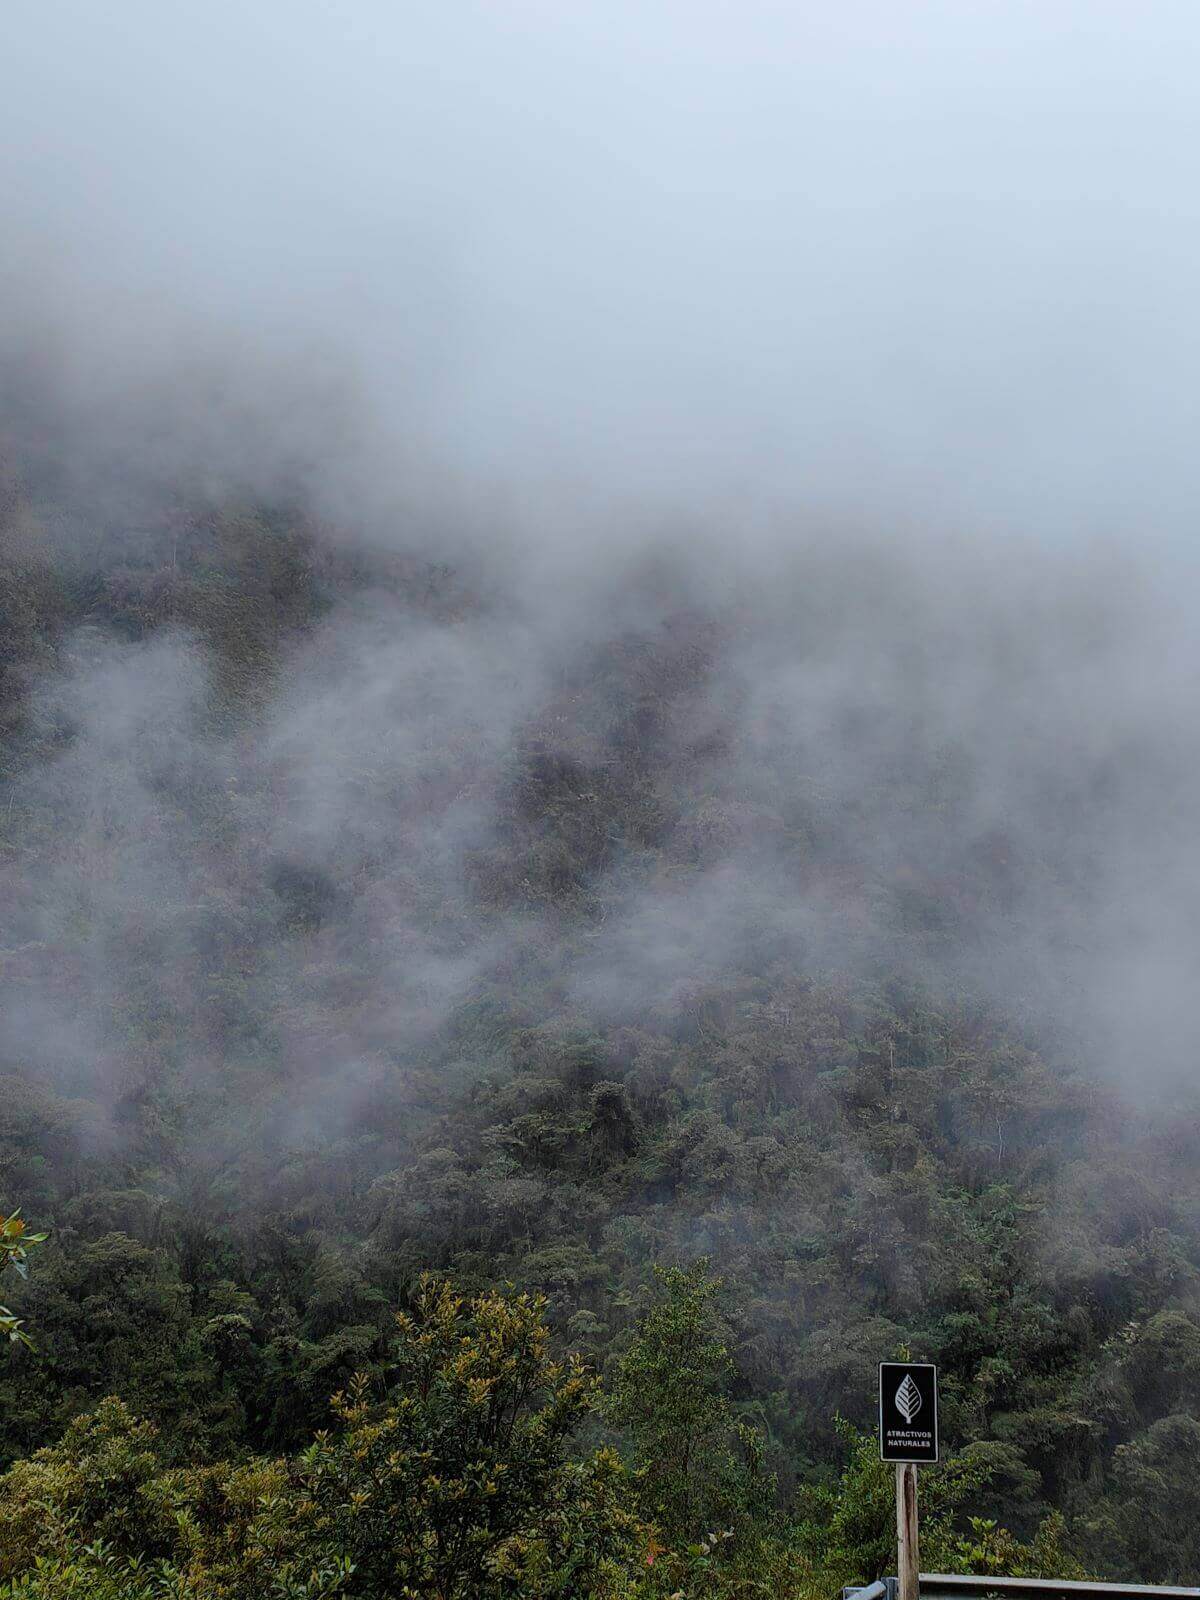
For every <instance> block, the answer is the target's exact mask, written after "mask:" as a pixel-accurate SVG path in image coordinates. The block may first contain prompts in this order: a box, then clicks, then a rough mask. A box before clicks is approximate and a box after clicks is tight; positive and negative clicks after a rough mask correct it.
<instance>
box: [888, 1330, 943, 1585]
mask: <svg viewBox="0 0 1200 1600" xmlns="http://www.w3.org/2000/svg"><path fill="white" fill-rule="evenodd" d="M879 1456H880V1459H881V1460H883V1461H894V1462H895V1463H896V1576H897V1577H898V1579H899V1580H900V1600H920V1587H921V1555H920V1546H919V1544H918V1541H917V1465H918V1463H920V1462H923V1461H926V1462H932V1461H936V1460H937V1458H938V1418H937V1368H936V1367H932V1366H929V1365H928V1364H927V1363H926V1362H923V1361H881V1362H880V1364H879Z"/></svg>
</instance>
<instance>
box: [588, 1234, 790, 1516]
mask: <svg viewBox="0 0 1200 1600" xmlns="http://www.w3.org/2000/svg"><path fill="white" fill-rule="evenodd" d="M655 1276H656V1278H657V1280H658V1288H659V1299H658V1302H657V1303H656V1304H655V1305H653V1306H652V1307H651V1308H650V1310H649V1311H648V1312H647V1313H646V1314H645V1316H644V1317H642V1319H641V1320H640V1321H639V1323H638V1325H637V1328H636V1330H635V1332H634V1336H633V1341H632V1343H631V1344H630V1346H629V1348H628V1350H627V1351H626V1352H625V1354H624V1356H623V1357H622V1359H621V1361H620V1363H619V1365H618V1367H617V1374H616V1380H615V1383H614V1387H613V1396H612V1400H611V1403H610V1406H609V1414H610V1416H611V1417H612V1419H613V1421H615V1422H617V1423H618V1424H620V1425H621V1426H623V1427H624V1428H626V1429H628V1431H629V1433H630V1435H631V1436H632V1439H633V1445H634V1452H635V1459H636V1463H637V1467H638V1472H639V1479H638V1481H639V1484H640V1487H641V1493H642V1501H643V1507H644V1510H645V1511H646V1513H647V1514H648V1515H649V1516H651V1517H652V1518H653V1519H654V1520H655V1522H656V1523H658V1525H659V1526H660V1527H661V1528H662V1530H663V1532H664V1533H665V1534H667V1536H668V1537H671V1538H684V1539H697V1538H702V1537H704V1536H705V1535H706V1534H708V1533H711V1532H713V1531H714V1530H716V1529H717V1528H718V1527H720V1528H722V1529H723V1528H724V1526H725V1524H726V1523H729V1522H736V1521H737V1520H739V1519H740V1518H741V1517H742V1516H743V1515H744V1514H745V1513H747V1512H753V1511H762V1510H763V1509H765V1506H766V1504H767V1503H769V1501H770V1498H771V1493H772V1488H773V1483H772V1480H771V1478H770V1477H769V1475H768V1474H766V1473H764V1472H763V1471H762V1444H761V1439H760V1437H759V1435H758V1434H757V1433H755V1432H754V1430H753V1429H751V1428H748V1427H745V1426H744V1425H742V1424H739V1423H737V1422H736V1421H735V1420H734V1417H733V1413H732V1410H731V1407H730V1403H729V1398H728V1396H727V1394H726V1388H727V1385H728V1381H729V1375H730V1373H731V1372H732V1370H733V1359H732V1357H731V1355H730V1353H729V1345H728V1339H727V1335H726V1332H725V1329H724V1327H723V1324H722V1322H721V1318H720V1314H719V1312H718V1309H717V1299H718V1296H719V1294H720V1291H721V1280H720V1279H719V1278H714V1277H712V1276H710V1274H709V1271H708V1264H707V1262H705V1261H700V1262H697V1263H695V1264H694V1265H692V1266H690V1267H668V1268H661V1267H660V1268H656V1269H655Z"/></svg>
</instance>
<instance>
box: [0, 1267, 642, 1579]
mask: <svg viewBox="0 0 1200 1600" xmlns="http://www.w3.org/2000/svg"><path fill="white" fill-rule="evenodd" d="M543 1309H544V1303H543V1302H541V1301H539V1300H538V1299H537V1298H536V1297H532V1296H529V1295H517V1294H508V1295H504V1294H498V1293H491V1294H486V1295H481V1296H478V1297H476V1298H475V1299H473V1300H471V1301H469V1302H468V1301H464V1300H463V1299H461V1298H460V1297H458V1296H456V1295H454V1294H453V1293H452V1291H451V1290H450V1287H449V1286H448V1285H447V1284H445V1283H442V1282H437V1281H434V1280H432V1279H426V1280H425V1281H424V1282H423V1283H422V1285H421V1287H420V1289H419V1290H418V1292H417V1294H416V1297H415V1300H414V1304H413V1308H412V1311H411V1312H409V1313H405V1314H402V1315H401V1316H400V1317H398V1318H397V1324H398V1330H399V1336H398V1339H397V1343H396V1347H395V1349H394V1351H393V1357H394V1360H393V1363H392V1367H391V1372H392V1379H393V1386H392V1387H390V1388H389V1389H388V1390H387V1391H386V1392H385V1393H383V1394H381V1395H380V1396H379V1397H378V1398H373V1397H372V1395H371V1393H370V1387H371V1386H370V1384H369V1381H368V1380H367V1379H365V1378H362V1379H360V1380H356V1381H355V1382H354V1383H353V1384H352V1385H351V1387H350V1390H349V1392H348V1393H347V1394H341V1395H338V1396H337V1397H335V1400H334V1403H333V1405H334V1414H335V1419H336V1422H337V1427H336V1428H335V1429H334V1430H332V1431H330V1432H327V1433H322V1434H320V1435H319V1436H318V1437H317V1438H316V1440H315V1441H314V1442H313V1443H312V1444H311V1445H310V1447H309V1448H308V1449H307V1450H305V1451H303V1452H302V1453H301V1454H300V1455H298V1456H296V1457H294V1458H292V1459H290V1460H275V1461H271V1460H266V1459H253V1460H248V1461H244V1462H238V1463H219V1464H216V1465H213V1466H207V1467H204V1466H201V1467H176V1468H172V1467H169V1466H167V1465H166V1464H165V1463H164V1461H163V1459H162V1454H161V1450H160V1447H159V1439H158V1434H157V1430H156V1429H155V1428H154V1427H153V1426H151V1425H150V1424H148V1423H145V1422H141V1421H138V1420H137V1419H135V1418H134V1417H133V1416H132V1415H131V1414H130V1413H129V1411H128V1410H127V1408H126V1407H125V1406H124V1405H123V1404H122V1403H121V1402H120V1401H118V1400H116V1399H109V1400H105V1401H104V1402H103V1403H102V1404H101V1405H100V1406H99V1407H97V1409H96V1411H95V1412H94V1413H92V1414H91V1415H89V1416H87V1417H84V1418H80V1419H78V1420H77V1421H76V1422H74V1423H72V1424H71V1426H70V1427H69V1428H68V1430H67V1433H66V1435H65V1436H64V1438H63V1440H62V1441H61V1443H60V1444H58V1445H56V1446H52V1447H49V1448H46V1449H43V1450H40V1451H38V1452H37V1453H36V1454H35V1455H34V1456H32V1457H30V1458H29V1459H28V1460H25V1461H22V1462H19V1463H18V1464H17V1465H16V1466H14V1467H12V1468H11V1469H10V1470H9V1472H8V1473H7V1474H6V1475H5V1476H4V1477H3V1478H0V1584H7V1585H8V1588H7V1589H5V1588H3V1587H0V1595H3V1596H5V1597H6V1600H8V1597H12V1600H16V1597H18V1596H20V1597H22V1600H34V1597H40V1596H41V1595H43V1594H45V1595H47V1596H48V1595H51V1594H57V1593H60V1592H61V1593H63V1594H72V1593H75V1592H80V1593H82V1592H86V1591H87V1585H88V1583H89V1582H91V1583H92V1584H93V1585H94V1592H96V1593H97V1594H100V1595H105V1594H109V1593H111V1594H113V1595H114V1596H115V1595H118V1594H119V1595H122V1596H126V1597H128V1600H134V1597H136V1600H141V1597H142V1596H143V1594H144V1595H147V1596H149V1595H156V1596H157V1595H171V1596H174V1595H180V1596H183V1595H187V1596H189V1597H195V1600H226V1597H228V1600H261V1597H266V1596H271V1597H278V1600H335V1597H340V1596H343V1595H345V1596H346V1597H348V1600H350V1597H353V1600H398V1597H401V1596H413V1597H419V1596H424V1597H427V1600H477V1597H481V1596H483V1595H485V1594H486V1595H499V1594H504V1595H509V1596H512V1597H513V1600H520V1597H527V1600H534V1597H537V1600H543V1597H545V1600H549V1597H552V1596H561V1597H563V1600H565V1597H567V1596H580V1597H586V1596H594V1597H597V1600H598V1597H601V1596H606V1595H609V1594H616V1593H617V1592H619V1590H620V1586H621V1585H622V1584H623V1583H624V1582H625V1580H626V1578H627V1577H628V1576H629V1575H630V1573H631V1572H632V1571H633V1570H634V1564H635V1562H636V1560H637V1558H638V1557H639V1555H640V1553H641V1551H642V1549H643V1547H644V1545H645V1537H644V1534H643V1530H642V1527H641V1524H640V1523H639V1521H638V1519H637V1518H636V1516H635V1515H634V1513H633V1510H632V1507H631V1504H630V1497H629V1492H628V1484H627V1479H626V1475H625V1473H624V1470H623V1468H622V1467H621V1464H620V1462H619V1460H618V1459H617V1458H616V1456H615V1455H614V1454H613V1453H612V1452H611V1451H605V1450H601V1451H599V1452H596V1453H594V1454H591V1455H585V1456H582V1457H579V1456H573V1455H572V1454H571V1452H570V1450H569V1448H568V1446H569V1443H570V1440H571V1437H572V1435H573V1433H574V1432H575V1430H576V1429H577V1428H578V1427H579V1425H580V1424H581V1423H582V1422H583V1421H584V1420H585V1419H586V1418H587V1416H588V1414H589V1412H590V1411H591V1410H592V1408H593V1407H594V1406H595V1404H596V1401H597V1392H598V1391H597V1384H596V1380H595V1379H594V1378H593V1377H591V1376H590V1375H589V1374H588V1373H587V1372H586V1371H585V1370H584V1369H583V1367H582V1366H581V1364H580V1363H579V1362H578V1361H577V1360H576V1359H574V1358H570V1357H569V1358H567V1359H565V1360H562V1361H558V1360H555V1359H553V1358H552V1356H551V1353H550V1346H549V1332H548V1330H547V1328H546V1326H545V1323H544V1321H543V1320H542V1311H543ZM56 1585H57V1587H55V1586H56Z"/></svg>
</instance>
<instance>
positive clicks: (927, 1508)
mask: <svg viewBox="0 0 1200 1600" xmlns="http://www.w3.org/2000/svg"><path fill="white" fill-rule="evenodd" d="M838 1431H839V1433H840V1434H841V1436H842V1438H843V1440H844V1441H845V1443H846V1445H847V1446H848V1449H849V1458H848V1460H847V1463H846V1465H845V1467H844V1468H843V1470H842V1473H841V1475H840V1477H838V1478H836V1479H834V1480H832V1481H827V1482H824V1483H821V1484H818V1485H814V1486H811V1487H808V1488H806V1489H804V1490H803V1491H802V1492H801V1493H800V1495H799V1499H798V1506H797V1510H798V1515H799V1521H798V1526H797V1529H796V1535H795V1537H796V1543H797V1545H798V1547H799V1548H800V1550H801V1551H802V1552H803V1554H804V1555H805V1556H806V1558H807V1559H808V1561H809V1562H810V1563H811V1566H812V1569H813V1570H814V1571H815V1572H817V1573H819V1574H820V1575H821V1584H822V1586H823V1587H824V1589H825V1590H826V1592H827V1593H836V1592H837V1590H838V1589H839V1588H840V1587H841V1586H842V1585H843V1584H854V1583H857V1584H865V1583H871V1582H873V1581H874V1580H875V1579H876V1578H880V1577H883V1576H885V1575H886V1574H887V1573H889V1572H894V1571H895V1565H896V1469H895V1467H893V1466H891V1465H889V1464H887V1463H885V1462H882V1461H881V1460H880V1459H879V1449H878V1443H877V1441H876V1439H875V1438H874V1437H873V1436H872V1435H869V1434H865V1433H859V1432H858V1430H857V1429H855V1428H854V1427H853V1426H852V1425H851V1424H850V1423H848V1422H846V1421H845V1420H844V1419H839V1421H838ZM988 1476H989V1469H988V1467H987V1466H986V1465H985V1464H983V1463H981V1462H979V1461H978V1460H974V1461H973V1460H971V1459H969V1458H966V1457H961V1456H959V1457H955V1456H951V1457H950V1458H949V1459H948V1460H945V1461H942V1462H941V1463H939V1464H938V1465H937V1466H934V1467H924V1468H922V1469H921V1472H920V1475H919V1490H918V1497H919V1513H920V1558H921V1566H922V1568H923V1569H924V1570H926V1571H932V1572H962V1573H989V1572H994V1573H1007V1574H1008V1575H1009V1576H1010V1577H1039V1578H1082V1577H1084V1576H1085V1573H1084V1570H1083V1568H1082V1567H1080V1566H1079V1564H1078V1562H1077V1561H1076V1560H1075V1558H1074V1557H1073V1556H1072V1555H1071V1554H1070V1553H1069V1551H1068V1550H1067V1549H1066V1547H1065V1530H1064V1527H1063V1522H1062V1518H1061V1517H1050V1518H1047V1520H1046V1521H1045V1522H1044V1523H1043V1524H1042V1525H1041V1526H1040V1527H1039V1528H1038V1530H1037V1532H1036V1535H1035V1537H1034V1539H1033V1540H1032V1542H1031V1543H1029V1544H1023V1543H1022V1542H1021V1541H1020V1540H1019V1539H1018V1538H1017V1537H1016V1536H1015V1535H1013V1534H1012V1533H1011V1532H1010V1531H1009V1530H1008V1529H1007V1528H1004V1527H1001V1526H999V1525H998V1524H997V1523H996V1522H994V1521H991V1520H989V1519H986V1518H982V1517H978V1516H970V1515H965V1512H966V1509H967V1508H968V1507H969V1506H970V1505H971V1503H972V1500H973V1499H974V1498H975V1497H976V1496H977V1495H978V1492H979V1490H980V1489H981V1488H982V1487H983V1485H984V1484H985V1483H986V1481H987V1479H988Z"/></svg>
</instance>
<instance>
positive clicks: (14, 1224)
mask: <svg viewBox="0 0 1200 1600" xmlns="http://www.w3.org/2000/svg"><path fill="white" fill-rule="evenodd" d="M48 1238H49V1234H45V1233H29V1232H27V1230H26V1227H25V1223H24V1221H23V1220H22V1218H21V1214H20V1211H19V1210H18V1211H14V1212H12V1213H11V1214H10V1215H9V1216H7V1217H6V1216H3V1215H0V1274H2V1273H3V1272H4V1270H5V1268H6V1267H11V1268H12V1270H13V1271H14V1272H15V1273H16V1274H17V1275H18V1276H19V1277H22V1278H24V1277H27V1276H28V1274H29V1266H28V1262H29V1252H30V1251H31V1250H36V1249H37V1247H38V1245H40V1244H44V1243H45V1242H46V1240H47V1239H48ZM3 1335H7V1337H8V1339H9V1341H10V1343H14V1344H23V1345H25V1346H27V1347H28V1348H29V1349H32V1348H33V1340H32V1339H31V1338H30V1337H29V1335H28V1334H27V1333H26V1332H25V1331H24V1327H23V1325H22V1321H21V1318H20V1317H16V1316H14V1315H13V1313H12V1312H11V1311H9V1309H8V1308H7V1306H2V1305H0V1336H3Z"/></svg>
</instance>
